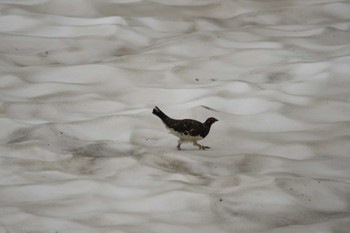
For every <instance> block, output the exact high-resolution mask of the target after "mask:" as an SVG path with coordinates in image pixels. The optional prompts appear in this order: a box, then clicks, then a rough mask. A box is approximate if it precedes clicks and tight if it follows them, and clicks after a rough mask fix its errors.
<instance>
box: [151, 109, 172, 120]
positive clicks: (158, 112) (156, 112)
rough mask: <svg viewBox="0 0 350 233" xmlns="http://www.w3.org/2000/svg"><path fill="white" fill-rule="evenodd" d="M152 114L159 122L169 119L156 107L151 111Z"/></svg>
mask: <svg viewBox="0 0 350 233" xmlns="http://www.w3.org/2000/svg"><path fill="white" fill-rule="evenodd" d="M152 113H153V114H154V115H156V116H157V117H159V118H160V119H161V120H163V121H164V120H165V119H167V118H169V117H168V116H167V115H166V114H165V113H164V112H162V111H161V110H160V109H159V108H158V107H157V106H156V107H155V108H154V109H153V111H152Z"/></svg>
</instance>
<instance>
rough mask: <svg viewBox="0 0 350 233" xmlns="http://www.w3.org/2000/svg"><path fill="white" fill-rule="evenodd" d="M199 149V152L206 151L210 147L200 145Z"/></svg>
mask: <svg viewBox="0 0 350 233" xmlns="http://www.w3.org/2000/svg"><path fill="white" fill-rule="evenodd" d="M199 149H200V150H206V149H210V147H209V146H202V145H201V146H200V147H199Z"/></svg>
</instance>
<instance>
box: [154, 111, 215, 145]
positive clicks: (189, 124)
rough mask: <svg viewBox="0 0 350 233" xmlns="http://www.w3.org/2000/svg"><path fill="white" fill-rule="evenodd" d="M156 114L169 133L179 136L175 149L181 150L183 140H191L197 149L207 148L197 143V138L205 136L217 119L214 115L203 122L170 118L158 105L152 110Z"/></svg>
mask: <svg viewBox="0 0 350 233" xmlns="http://www.w3.org/2000/svg"><path fill="white" fill-rule="evenodd" d="M152 113H153V114H154V115H156V116H158V117H159V118H160V119H161V120H162V121H163V123H164V124H165V126H166V127H167V128H168V129H169V130H170V133H171V134H173V135H175V136H177V137H178V138H179V141H178V145H177V149H179V150H181V144H182V143H183V142H192V143H193V145H195V146H198V147H199V149H202V150H205V149H208V148H209V147H208V146H203V145H200V144H198V142H197V141H198V140H202V139H203V138H205V137H206V136H207V135H208V133H209V131H210V127H211V125H212V124H213V123H214V122H216V121H218V120H217V119H215V118H214V117H210V118H208V119H207V120H206V121H205V122H204V123H202V122H199V121H196V120H193V119H182V120H177V119H172V118H170V117H168V116H167V115H166V114H165V113H164V112H162V111H161V110H160V109H159V108H158V107H155V108H154V109H153V112H152Z"/></svg>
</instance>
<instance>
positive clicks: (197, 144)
mask: <svg viewBox="0 0 350 233" xmlns="http://www.w3.org/2000/svg"><path fill="white" fill-rule="evenodd" d="M193 145H194V146H198V147H199V149H200V150H205V149H209V148H210V147H209V146H203V145H201V144H199V143H198V142H197V141H194V142H193Z"/></svg>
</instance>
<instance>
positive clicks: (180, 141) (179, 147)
mask: <svg viewBox="0 0 350 233" xmlns="http://www.w3.org/2000/svg"><path fill="white" fill-rule="evenodd" d="M177 143H178V144H177V147H176V148H177V149H178V150H182V149H181V144H182V143H183V141H182V140H181V139H180V140H179V141H177Z"/></svg>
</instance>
